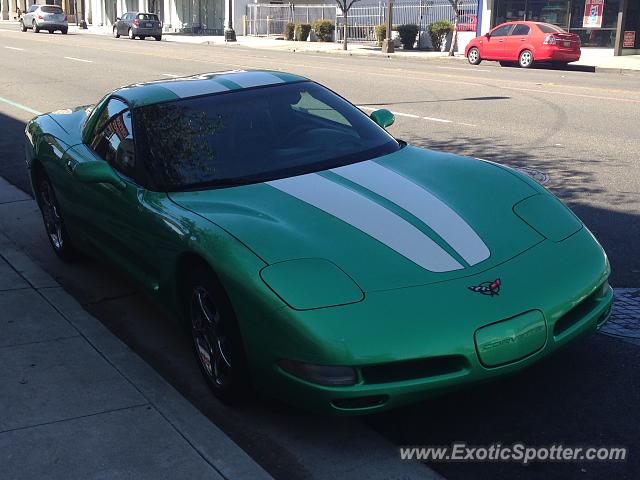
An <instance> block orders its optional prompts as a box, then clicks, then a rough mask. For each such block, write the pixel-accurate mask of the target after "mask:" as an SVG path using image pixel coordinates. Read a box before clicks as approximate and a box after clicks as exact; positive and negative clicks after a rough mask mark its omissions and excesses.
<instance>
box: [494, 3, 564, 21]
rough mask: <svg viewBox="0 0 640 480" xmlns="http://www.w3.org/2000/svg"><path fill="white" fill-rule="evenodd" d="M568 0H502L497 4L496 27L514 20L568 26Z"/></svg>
mask: <svg viewBox="0 0 640 480" xmlns="http://www.w3.org/2000/svg"><path fill="white" fill-rule="evenodd" d="M569 1H570V0H503V1H501V2H498V7H497V13H496V22H495V23H496V25H498V24H499V23H502V22H510V21H514V20H530V21H533V22H547V23H553V24H554V25H558V26H559V27H562V28H567V27H568V26H569V12H570V8H569Z"/></svg>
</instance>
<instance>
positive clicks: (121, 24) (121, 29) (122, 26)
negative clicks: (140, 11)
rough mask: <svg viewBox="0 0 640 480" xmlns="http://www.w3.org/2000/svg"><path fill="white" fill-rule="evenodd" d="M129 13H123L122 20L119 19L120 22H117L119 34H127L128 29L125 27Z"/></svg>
mask: <svg viewBox="0 0 640 480" xmlns="http://www.w3.org/2000/svg"><path fill="white" fill-rule="evenodd" d="M127 15H128V13H125V14H124V15H122V17H121V18H120V20H118V23H117V29H118V35H126V34H127V29H126V28H125V24H126V22H127Z"/></svg>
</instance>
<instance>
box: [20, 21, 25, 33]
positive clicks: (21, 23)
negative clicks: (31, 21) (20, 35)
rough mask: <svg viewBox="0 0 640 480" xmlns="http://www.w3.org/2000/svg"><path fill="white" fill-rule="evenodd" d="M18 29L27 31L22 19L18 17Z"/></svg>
mask: <svg viewBox="0 0 640 480" xmlns="http://www.w3.org/2000/svg"><path fill="white" fill-rule="evenodd" d="M20 31H21V32H26V31H27V27H26V26H25V24H24V22H23V21H22V19H20Z"/></svg>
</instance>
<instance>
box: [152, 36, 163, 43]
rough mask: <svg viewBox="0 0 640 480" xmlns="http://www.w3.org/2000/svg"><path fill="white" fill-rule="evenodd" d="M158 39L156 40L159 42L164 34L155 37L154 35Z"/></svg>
mask: <svg viewBox="0 0 640 480" xmlns="http://www.w3.org/2000/svg"><path fill="white" fill-rule="evenodd" d="M153 38H155V39H156V42H159V41H160V40H162V35H156V36H155V37H153Z"/></svg>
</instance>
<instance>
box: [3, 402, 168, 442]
mask: <svg viewBox="0 0 640 480" xmlns="http://www.w3.org/2000/svg"><path fill="white" fill-rule="evenodd" d="M139 407H151V408H153V405H151V404H150V403H140V404H135V405H129V406H126V407H121V408H113V409H111V410H104V411H102V412H95V413H89V414H87V415H80V416H78V417H69V418H61V419H60V420H53V421H51V422H43V423H37V424H35V425H26V426H24V427H17V428H10V429H8V430H0V435H2V434H5V433H10V432H17V431H20V430H28V429H30V428H36V427H43V426H46V425H55V424H56V423H62V422H70V421H73V420H78V419H81V418H91V417H95V416H97V415H104V414H105V413H111V412H121V411H123V410H129V409H132V408H139ZM154 410H156V411H157V409H155V408H154Z"/></svg>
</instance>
